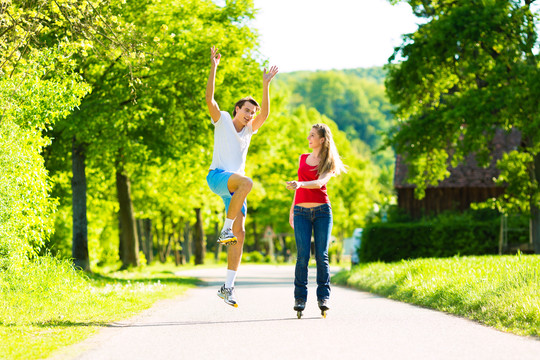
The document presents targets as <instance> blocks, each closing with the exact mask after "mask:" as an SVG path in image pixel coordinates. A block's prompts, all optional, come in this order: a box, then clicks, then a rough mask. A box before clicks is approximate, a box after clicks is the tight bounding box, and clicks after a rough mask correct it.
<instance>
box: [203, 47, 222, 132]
mask: <svg viewBox="0 0 540 360" xmlns="http://www.w3.org/2000/svg"><path fill="white" fill-rule="evenodd" d="M210 52H211V59H212V67H211V69H210V75H209V76H208V83H207V84H206V105H208V110H209V111H210V117H211V118H212V120H214V122H218V121H219V119H220V118H221V112H220V111H219V106H218V104H217V102H216V100H215V99H214V88H215V87H216V70H217V67H218V65H219V60H220V59H221V54H220V53H218V49H217V48H216V47H215V46H212V48H211V49H210Z"/></svg>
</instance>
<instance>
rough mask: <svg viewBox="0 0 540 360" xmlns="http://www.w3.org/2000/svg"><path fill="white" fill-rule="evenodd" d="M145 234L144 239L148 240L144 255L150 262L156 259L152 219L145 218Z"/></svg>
mask: <svg viewBox="0 0 540 360" xmlns="http://www.w3.org/2000/svg"><path fill="white" fill-rule="evenodd" d="M143 223H144V226H143V234H144V240H145V242H146V246H145V248H146V251H147V253H145V254H144V255H145V256H146V262H147V263H148V264H150V263H151V262H152V261H153V260H154V242H153V241H152V220H150V219H144V220H143Z"/></svg>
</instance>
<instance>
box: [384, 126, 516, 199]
mask: <svg viewBox="0 0 540 360" xmlns="http://www.w3.org/2000/svg"><path fill="white" fill-rule="evenodd" d="M520 141H521V133H520V132H519V131H517V130H514V131H511V132H510V133H506V132H504V131H502V130H499V131H497V132H496V133H495V136H494V138H493V153H492V158H491V163H490V165H489V166H488V167H487V168H483V167H480V166H478V165H477V162H476V160H475V157H474V155H469V156H467V157H466V158H465V161H464V163H462V164H460V165H458V166H457V167H455V168H454V167H451V166H450V165H449V166H448V170H449V171H450V176H449V177H448V178H446V179H444V180H443V181H441V182H439V185H438V186H430V187H432V188H433V187H439V188H456V187H457V188H459V187H496V184H495V182H494V181H493V180H494V179H495V178H497V177H498V176H499V173H500V171H499V169H497V167H496V164H497V161H498V160H499V159H501V158H502V156H503V154H504V153H506V152H509V151H512V150H515V149H516V148H517V146H518V145H519V143H520ZM407 175H408V169H407V164H406V163H405V159H404V158H403V156H402V155H399V154H398V155H397V156H396V167H395V173H394V187H395V188H396V189H403V188H413V187H415V185H412V184H409V183H407V182H406V179H407Z"/></svg>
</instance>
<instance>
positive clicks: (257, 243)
mask: <svg viewBox="0 0 540 360" xmlns="http://www.w3.org/2000/svg"><path fill="white" fill-rule="evenodd" d="M251 219H252V221H253V250H255V251H261V244H260V241H259V237H258V236H257V221H255V217H253V215H252V216H251Z"/></svg>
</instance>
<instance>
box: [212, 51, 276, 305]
mask: <svg viewBox="0 0 540 360" xmlns="http://www.w3.org/2000/svg"><path fill="white" fill-rule="evenodd" d="M210 52H211V60H212V63H211V64H212V65H211V69H210V76H209V77H208V84H207V85H206V104H207V105H208V110H209V111H210V117H211V118H212V124H213V125H214V127H215V130H214V155H213V158H212V165H210V171H209V172H208V176H207V177H206V181H207V182H208V186H209V187H210V190H212V191H213V192H214V193H215V194H217V195H219V196H221V198H222V199H223V202H224V203H225V211H226V212H227V218H226V219H225V223H224V224H223V229H222V230H221V234H220V236H219V238H218V240H217V242H218V243H219V244H224V245H231V246H230V247H229V250H228V254H227V263H228V264H227V278H226V281H225V284H223V286H221V289H220V290H219V291H218V296H219V297H221V298H222V299H223V300H224V301H225V303H227V304H229V305H231V306H234V307H237V306H238V305H237V303H236V298H235V296H234V281H235V279H236V272H237V270H238V267H239V265H240V261H241V258H242V248H243V246H244V237H245V228H244V224H245V221H246V214H247V203H246V197H247V195H248V194H249V192H250V191H251V187H252V186H253V181H252V180H251V179H250V178H248V177H246V176H245V171H244V170H245V167H246V156H247V152H248V148H249V143H250V141H251V136H252V135H253V134H255V133H257V130H259V128H260V127H261V126H262V125H263V124H264V122H265V121H266V119H267V118H268V115H269V114H270V93H269V88H270V82H271V81H272V79H273V78H274V76H276V74H277V73H278V68H277V67H276V66H272V67H271V68H270V70H269V71H268V72H266V68H265V69H264V71H263V98H262V106H259V104H258V103H257V102H256V101H255V100H254V99H253V98H252V97H250V96H249V97H245V98H243V99H241V100H239V101H238V102H237V103H236V104H235V106H234V111H233V117H232V118H231V115H230V114H229V113H228V112H227V111H220V109H219V106H218V104H217V102H216V100H215V99H214V88H215V80H216V70H217V67H218V65H219V62H220V60H221V54H220V53H218V49H217V48H216V47H215V46H213V47H212V48H211V50H210ZM258 111H260V112H259V114H258V115H256V113H257V112H258ZM232 245H235V246H232Z"/></svg>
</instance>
